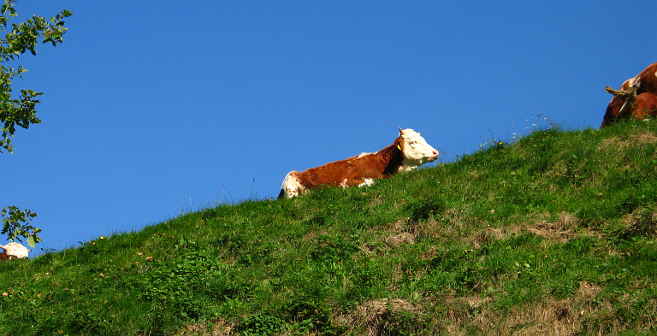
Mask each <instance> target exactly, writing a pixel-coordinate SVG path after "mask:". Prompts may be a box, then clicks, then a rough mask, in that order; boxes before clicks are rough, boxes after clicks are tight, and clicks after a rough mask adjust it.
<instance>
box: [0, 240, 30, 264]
mask: <svg viewBox="0 0 657 336" xmlns="http://www.w3.org/2000/svg"><path fill="white" fill-rule="evenodd" d="M29 253H30V250H28V249H27V247H25V246H23V245H21V244H19V243H14V242H11V243H8V244H7V245H0V260H8V259H21V258H27V256H28V254H29Z"/></svg>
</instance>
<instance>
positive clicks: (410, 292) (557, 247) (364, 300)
mask: <svg viewBox="0 0 657 336" xmlns="http://www.w3.org/2000/svg"><path fill="white" fill-rule="evenodd" d="M98 215H99V216H102V214H98ZM89 222H90V225H93V218H89ZM656 231H657V121H650V122H628V123H623V124H619V125H616V126H613V127H610V128H606V129H603V130H584V131H574V132H562V131H557V130H547V131H539V132H535V133H533V134H531V135H530V136H527V137H525V138H522V139H520V140H519V141H518V142H516V143H514V144H504V143H497V144H495V145H493V146H490V147H489V148H486V149H484V150H481V151H479V152H477V153H475V154H473V155H468V156H464V157H463V158H461V159H460V160H458V161H457V162H455V163H450V164H444V165H439V166H438V167H435V168H430V169H422V170H419V171H416V172H413V173H408V174H402V175H398V176H396V177H395V178H392V179H389V180H383V181H379V182H377V183H376V184H375V185H374V186H372V187H368V188H351V189H346V190H342V189H333V188H328V189H323V190H319V191H317V192H313V193H311V194H309V195H307V196H304V197H301V198H297V199H293V200H264V201H257V202H255V201H253V202H252V201H249V202H244V203H241V204H238V205H232V206H228V205H225V206H219V207H217V208H214V209H207V210H204V211H200V212H197V213H191V214H188V215H184V216H181V217H179V218H175V219H173V220H170V221H167V222H164V223H161V224H159V225H155V226H151V227H148V228H146V229H144V230H143V231H141V232H137V233H128V234H119V235H114V236H112V237H107V238H103V239H101V238H99V239H97V240H94V241H90V242H87V243H85V244H83V245H82V246H81V247H79V248H75V249H69V250H65V251H61V252H58V253H50V254H47V255H44V256H41V257H38V258H35V259H34V260H21V261H14V262H5V263H0V293H3V294H2V296H0V334H1V335H78V334H81V335H228V334H229V333H230V334H232V335H343V334H353V335H368V334H369V335H435V334H446V335H447V334H449V335H459V334H461V335H473V334H485V335H492V334H504V335H507V334H508V335H510V334H514V335H536V334H545V335H555V334H562V335H566V334H573V333H575V334H585V335H608V334H628V335H634V334H645V335H648V334H655V332H657V281H656V280H657V233H656Z"/></svg>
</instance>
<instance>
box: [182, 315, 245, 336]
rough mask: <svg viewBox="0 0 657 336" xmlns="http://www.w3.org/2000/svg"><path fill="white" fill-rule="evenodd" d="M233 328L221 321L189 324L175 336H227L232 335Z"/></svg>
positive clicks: (231, 325)
mask: <svg viewBox="0 0 657 336" xmlns="http://www.w3.org/2000/svg"><path fill="white" fill-rule="evenodd" d="M234 328H235V326H234V325H233V324H231V323H228V322H226V321H225V320H223V319H218V320H214V321H211V322H199V323H195V324H190V325H187V326H185V327H184V328H182V329H181V330H179V331H178V332H177V333H175V334H174V335H175V336H229V335H234V334H235V333H233V329H234Z"/></svg>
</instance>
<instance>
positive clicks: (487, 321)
mask: <svg viewBox="0 0 657 336" xmlns="http://www.w3.org/2000/svg"><path fill="white" fill-rule="evenodd" d="M600 291H601V288H600V287H599V286H597V285H594V284H591V283H588V282H586V281H582V282H580V286H579V289H578V290H577V292H576V293H575V295H574V296H573V297H572V298H568V299H563V300H556V299H548V300H546V301H544V302H541V303H536V304H532V305H527V306H524V307H518V308H515V309H513V310H511V311H509V312H506V313H500V312H495V311H492V310H490V309H487V307H486V304H487V303H489V302H490V299H489V298H480V297H471V298H470V297H468V298H451V299H447V300H446V303H447V304H448V305H449V306H452V307H451V308H453V309H450V311H449V312H448V314H447V319H448V323H447V325H446V329H447V331H448V333H449V334H450V335H468V334H470V333H471V332H472V327H474V328H475V329H479V330H480V331H481V332H482V333H483V334H486V335H514V336H520V335H527V336H528V335H575V334H578V333H580V332H581V331H582V329H583V323H585V322H586V321H587V319H590V318H592V317H595V316H596V315H597V314H599V313H600V314H608V312H611V311H612V308H611V305H610V304H609V303H603V304H596V303H595V302H594V301H593V299H594V298H595V297H596V296H597V295H598V293H600ZM463 305H466V307H467V308H468V309H467V310H468V311H480V313H475V314H472V313H468V312H464V311H463ZM459 307H461V308H459ZM618 328H620V327H619V326H616V327H613V326H612V334H613V333H614V331H615V332H618V331H619V330H620V329H618ZM608 330H609V329H608ZM600 335H602V334H601V333H600Z"/></svg>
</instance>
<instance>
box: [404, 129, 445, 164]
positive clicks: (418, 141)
mask: <svg viewBox="0 0 657 336" xmlns="http://www.w3.org/2000/svg"><path fill="white" fill-rule="evenodd" d="M399 137H400V139H401V145H400V147H401V150H402V153H403V155H404V162H403V165H404V166H405V167H404V168H402V169H403V170H410V169H413V168H415V167H417V166H420V165H422V164H423V163H426V162H431V161H434V160H436V159H437V158H438V151H437V150H436V149H435V148H433V147H431V145H429V144H428V143H427V141H426V140H424V138H423V137H422V135H420V133H418V132H416V131H414V130H412V129H410V128H407V129H403V130H400V131H399Z"/></svg>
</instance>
